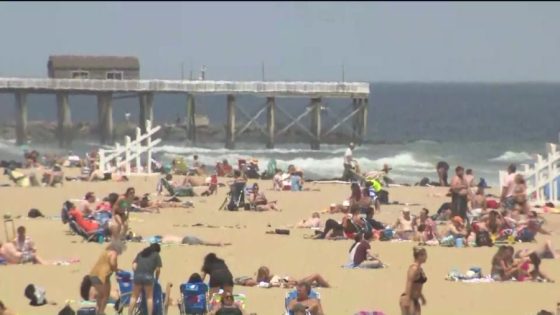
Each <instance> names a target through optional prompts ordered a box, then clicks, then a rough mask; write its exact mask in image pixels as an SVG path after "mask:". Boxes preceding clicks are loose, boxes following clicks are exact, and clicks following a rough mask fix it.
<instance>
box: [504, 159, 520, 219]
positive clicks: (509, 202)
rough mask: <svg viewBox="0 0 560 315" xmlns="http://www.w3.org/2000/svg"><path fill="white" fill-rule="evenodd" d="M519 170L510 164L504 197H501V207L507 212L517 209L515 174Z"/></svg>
mask: <svg viewBox="0 0 560 315" xmlns="http://www.w3.org/2000/svg"><path fill="white" fill-rule="evenodd" d="M516 171H517V168H516V167H515V164H510V165H509V166H508V168H507V172H508V175H507V176H506V178H505V181H504V185H503V186H502V195H501V196H500V206H501V207H502V208H504V209H506V210H513V209H514V208H515V197H514V195H513V193H514V190H515V174H516Z"/></svg>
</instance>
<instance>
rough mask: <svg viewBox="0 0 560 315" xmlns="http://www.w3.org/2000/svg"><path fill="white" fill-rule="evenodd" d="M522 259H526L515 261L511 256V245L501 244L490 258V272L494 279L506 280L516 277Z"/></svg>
mask: <svg viewBox="0 0 560 315" xmlns="http://www.w3.org/2000/svg"><path fill="white" fill-rule="evenodd" d="M524 261H526V259H521V260H517V261H515V260H514V258H513V247H511V246H506V245H502V246H500V248H498V252H497V253H496V254H495V255H494V257H493V258H492V269H491V272H490V274H491V276H492V278H493V279H494V280H495V281H507V280H511V279H512V278H517V276H518V275H519V273H520V270H521V265H522V263H523V262H524Z"/></svg>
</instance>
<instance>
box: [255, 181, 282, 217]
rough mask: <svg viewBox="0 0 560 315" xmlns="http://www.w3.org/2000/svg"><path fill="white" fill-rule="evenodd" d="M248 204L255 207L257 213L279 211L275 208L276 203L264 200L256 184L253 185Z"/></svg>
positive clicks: (264, 197)
mask: <svg viewBox="0 0 560 315" xmlns="http://www.w3.org/2000/svg"><path fill="white" fill-rule="evenodd" d="M250 202H251V204H252V205H253V206H254V207H255V210H257V211H268V210H275V211H280V209H278V207H276V201H271V202H269V201H268V199H266V196H265V195H264V193H263V192H261V191H259V185H258V184H257V183H255V184H254V185H253V191H252V193H251V201H250Z"/></svg>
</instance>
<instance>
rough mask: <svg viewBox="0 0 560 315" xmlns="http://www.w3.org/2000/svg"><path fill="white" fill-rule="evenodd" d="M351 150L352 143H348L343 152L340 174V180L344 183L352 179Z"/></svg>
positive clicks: (352, 147) (352, 148) (352, 157)
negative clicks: (342, 167) (342, 166)
mask: <svg viewBox="0 0 560 315" xmlns="http://www.w3.org/2000/svg"><path fill="white" fill-rule="evenodd" d="M353 150H354V142H350V143H349V144H348V148H347V149H346V152H344V172H343V173H342V180H344V181H348V180H351V179H352V178H354V174H353V173H354V172H353V170H352V162H353V161H354V156H353Z"/></svg>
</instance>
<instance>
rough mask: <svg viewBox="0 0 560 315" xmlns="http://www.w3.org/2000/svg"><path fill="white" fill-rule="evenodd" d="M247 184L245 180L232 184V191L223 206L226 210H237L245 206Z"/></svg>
mask: <svg viewBox="0 0 560 315" xmlns="http://www.w3.org/2000/svg"><path fill="white" fill-rule="evenodd" d="M245 186H246V183H245V182H237V183H233V184H232V185H231V186H230V191H229V192H228V196H227V197H226V201H225V202H224V204H223V206H222V207H223V209H224V210H229V211H237V210H239V208H242V207H244V206H245ZM222 207H220V208H222Z"/></svg>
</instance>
